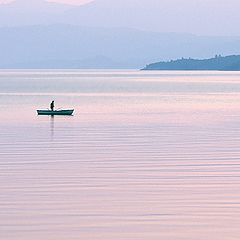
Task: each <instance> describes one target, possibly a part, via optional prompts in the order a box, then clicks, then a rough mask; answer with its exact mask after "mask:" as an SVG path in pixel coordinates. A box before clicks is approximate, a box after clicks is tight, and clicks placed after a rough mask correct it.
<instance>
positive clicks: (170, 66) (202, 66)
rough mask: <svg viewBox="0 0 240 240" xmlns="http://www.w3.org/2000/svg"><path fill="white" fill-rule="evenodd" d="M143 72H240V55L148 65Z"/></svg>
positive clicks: (183, 59)
mask: <svg viewBox="0 0 240 240" xmlns="http://www.w3.org/2000/svg"><path fill="white" fill-rule="evenodd" d="M143 70H185V71H188V70H216V71H240V55H231V56H226V57H222V56H215V58H210V59H202V60H199V59H191V58H189V59H185V58H182V59H178V60H175V61H173V60H172V61H168V62H157V63H152V64H149V65H147V66H146V67H145V68H144V69H143Z"/></svg>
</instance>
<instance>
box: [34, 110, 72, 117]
mask: <svg viewBox="0 0 240 240" xmlns="http://www.w3.org/2000/svg"><path fill="white" fill-rule="evenodd" d="M73 112H74V110H73V109H71V110H54V111H52V110H37V113H38V115H51V116H54V115H62V116H71V115H72V114H73Z"/></svg>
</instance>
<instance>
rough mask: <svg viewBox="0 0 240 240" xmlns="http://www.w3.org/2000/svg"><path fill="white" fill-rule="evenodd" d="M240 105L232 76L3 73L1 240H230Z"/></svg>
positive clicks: (235, 228)
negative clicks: (68, 111) (56, 111)
mask: <svg viewBox="0 0 240 240" xmlns="http://www.w3.org/2000/svg"><path fill="white" fill-rule="evenodd" d="M52 100H55V102H56V105H57V106H56V108H64V109H65V108H74V109H75V114H74V116H72V117H64V116H56V117H48V116H37V115H36V110H37V109H44V108H49V104H50V102H51V101H52ZM239 102H240V73H237V72H228V73H227V72H139V71H11V72H10V71H1V72H0V107H1V110H2V114H1V118H0V128H1V131H0V191H1V192H0V239H4V240H16V239H18V240H19V239H21V240H22V239H24V240H32V239H34V240H42V239H45V240H55V239H60V240H76V239H91V240H102V239H104V240H122V239H138V240H149V239H151V240H159V239H166V240H179V239H181V240H182V239H184V240H185V239H186V240H202V239H211V240H219V239H221V240H229V239H237V237H238V236H239V235H240V230H239V219H240V211H239V209H240V208H239V205H240V163H239V157H240V135H239V134H240V124H239V122H240V104H239Z"/></svg>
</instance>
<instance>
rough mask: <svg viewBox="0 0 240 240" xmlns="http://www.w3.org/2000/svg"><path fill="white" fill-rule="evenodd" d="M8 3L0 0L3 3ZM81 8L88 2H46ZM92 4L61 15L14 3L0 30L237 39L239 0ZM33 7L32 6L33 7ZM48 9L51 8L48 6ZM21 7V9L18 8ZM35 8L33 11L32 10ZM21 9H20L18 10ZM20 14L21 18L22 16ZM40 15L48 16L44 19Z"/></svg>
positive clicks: (98, 0)
mask: <svg viewBox="0 0 240 240" xmlns="http://www.w3.org/2000/svg"><path fill="white" fill-rule="evenodd" d="M7 1H9V0H0V2H2V3H6V2H7ZM48 1H51V2H59V3H60V2H61V3H69V4H83V3H86V2H89V1H91V0H48ZM92 2H93V4H87V5H86V6H83V7H76V8H75V10H73V11H68V12H67V11H65V13H64V14H62V15H61V16H60V15H58V16H56V15H54V14H53V12H54V11H55V12H58V13H59V12H61V11H62V10H64V8H65V7H66V6H63V5H61V6H60V4H55V5H53V4H52V6H48V5H49V4H45V3H44V0H16V4H11V6H10V5H9V6H8V7H4V8H5V10H3V11H1V9H0V11H1V12H0V26H11V25H21V24H22V23H25V24H41V23H46V24H52V23H70V24H76V25H84V26H98V27H128V28H137V29H142V30H149V31H157V32H181V33H193V34H198V35H225V36H236V35H237V36H239V35H240V29H239V28H238V23H239V22H240V14H239V9H240V0H93V1H92ZM35 3H36V4H35ZM50 5H51V4H50ZM22 6H24V7H22ZM34 7H35V8H34ZM21 8H22V9H21ZM23 12H24V14H22V13H23ZM43 12H49V14H48V15H46V14H45V13H44V14H42V15H41V13H43Z"/></svg>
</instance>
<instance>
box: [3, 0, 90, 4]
mask: <svg viewBox="0 0 240 240" xmlns="http://www.w3.org/2000/svg"><path fill="white" fill-rule="evenodd" d="M32 1H34V0H32ZM90 1H92V0H48V2H57V3H66V4H74V5H81V4H84V3H88V2H90ZM9 2H14V0H0V4H4V3H9Z"/></svg>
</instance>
